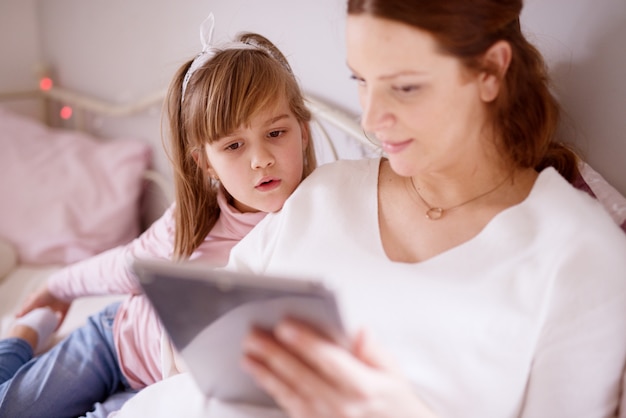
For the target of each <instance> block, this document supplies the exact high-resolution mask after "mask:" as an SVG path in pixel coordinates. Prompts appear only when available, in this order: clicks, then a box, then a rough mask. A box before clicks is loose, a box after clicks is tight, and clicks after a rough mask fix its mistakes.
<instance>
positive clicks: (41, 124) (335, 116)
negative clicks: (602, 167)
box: [0, 86, 378, 343]
mask: <svg viewBox="0 0 626 418" xmlns="http://www.w3.org/2000/svg"><path fill="white" fill-rule="evenodd" d="M164 95H165V91H157V92H155V93H153V94H151V95H149V96H148V97H146V98H143V99H141V100H139V101H137V102H134V103H124V104H117V105H116V104H111V103H106V102H103V101H100V100H98V99H97V98H93V97H89V96H86V95H84V94H81V93H80V92H75V91H71V90H68V89H64V88H60V87H56V86H55V87H53V88H48V89H45V90H40V91H37V92H21V93H11V94H4V95H2V94H0V141H2V149H3V153H1V154H0V166H1V167H3V176H2V177H3V180H2V182H1V183H0V193H2V196H3V203H2V206H0V219H1V220H0V318H1V322H0V332H1V333H2V334H3V333H4V332H5V331H6V328H7V327H8V326H9V325H10V324H11V322H12V321H13V317H14V313H15V311H16V310H17V309H18V308H19V306H20V305H21V303H22V302H23V301H24V299H25V298H26V297H27V296H28V295H29V294H30V293H31V292H33V291H34V290H35V289H36V288H37V287H38V286H39V285H40V284H41V283H42V282H44V281H45V280H46V278H47V276H48V275H50V274H51V273H52V272H53V271H55V270H57V269H59V268H62V267H63V266H64V265H67V264H70V263H74V262H77V261H80V260H82V259H85V258H87V257H89V256H91V255H95V254H97V253H99V252H101V251H104V250H106V249H108V248H112V247H114V246H117V245H121V244H124V243H126V242H128V241H130V240H131V239H133V238H134V237H136V236H137V235H138V234H140V233H141V231H142V230H143V229H144V228H145V227H146V226H147V225H149V224H150V223H151V222H152V221H153V220H155V219H156V218H157V217H158V216H160V214H161V213H162V212H163V211H164V210H165V209H166V208H167V207H168V206H169V204H170V203H171V201H172V200H173V188H172V185H171V182H170V179H169V176H168V175H167V173H162V172H159V171H157V170H155V169H154V168H153V159H154V155H155V154H156V153H159V152H162V151H161V149H155V148H156V147H155V146H154V144H151V143H148V142H147V141H144V140H140V139H138V138H135V137H133V136H130V135H129V136H128V137H115V138H106V139H105V138H99V137H97V136H95V135H93V134H91V133H89V132H88V129H87V128H86V125H87V123H86V122H85V121H86V120H88V119H89V118H92V119H93V118H97V117H99V116H107V117H112V118H116V117H125V116H129V115H135V114H138V113H142V112H147V111H149V110H150V109H152V111H154V109H155V108H156V109H157V110H159V109H160V106H161V103H162V101H163V98H164ZM24 98H32V99H34V100H39V101H40V102H41V103H42V106H43V109H42V112H41V114H42V117H41V118H39V119H36V118H33V117H32V115H29V116H26V115H23V114H21V113H19V112H16V111H14V110H12V109H9V108H8V107H7V106H6V104H7V103H9V102H11V101H14V100H18V99H19V100H22V99H24ZM1 99H3V100H1ZM307 103H308V105H309V107H310V109H311V111H312V113H313V115H314V120H313V123H312V131H313V136H314V140H315V142H316V151H317V154H318V155H317V156H318V161H319V162H320V163H324V162H328V161H332V160H335V159H337V158H358V157H362V156H371V155H375V154H376V153H377V152H378V151H377V149H376V147H375V146H374V145H373V144H372V143H371V142H369V141H368V140H367V138H366V137H365V135H364V134H363V132H362V130H361V129H360V128H359V126H358V122H357V120H356V119H355V118H353V117H351V116H350V115H349V114H348V113H347V112H344V111H342V110H340V109H337V108H336V107H334V106H332V105H330V104H328V103H326V102H324V101H322V100H320V99H317V98H315V97H313V96H308V97H307ZM3 104H5V106H3ZM63 106H71V108H72V110H73V112H74V114H73V116H72V120H73V123H72V124H69V123H67V122H65V121H63V120H57V119H58V118H56V116H55V115H58V114H59V113H58V112H59V111H62V109H63ZM55 123H56V124H55ZM59 123H60V125H59ZM50 125H52V126H50ZM331 138H332V139H331ZM154 142H155V143H157V144H159V145H160V139H159V140H157V141H154ZM120 297H121V296H115V295H113V296H97V297H89V298H82V299H79V300H77V301H75V302H74V303H73V304H72V306H71V309H70V311H69V313H68V315H67V318H66V320H65V321H64V323H63V324H62V326H61V328H60V329H59V332H58V333H57V336H56V340H58V339H59V338H63V337H64V336H65V335H67V333H68V332H70V331H71V330H72V329H74V328H76V327H77V326H79V325H81V324H82V323H83V322H84V320H85V319H86V317H87V316H88V315H89V314H91V313H92V312H96V311H98V310H100V309H101V308H102V307H104V306H106V305H107V304H109V303H110V302H112V301H114V300H117V299H118V298H120ZM56 340H53V342H52V343H54V341H56Z"/></svg>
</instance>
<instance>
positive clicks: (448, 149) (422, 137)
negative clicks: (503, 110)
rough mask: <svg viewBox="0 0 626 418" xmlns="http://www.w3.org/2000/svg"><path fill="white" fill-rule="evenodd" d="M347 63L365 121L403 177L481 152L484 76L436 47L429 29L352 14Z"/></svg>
mask: <svg viewBox="0 0 626 418" xmlns="http://www.w3.org/2000/svg"><path fill="white" fill-rule="evenodd" d="M346 39H347V58H348V66H349V67H350V69H351V70H352V72H353V75H354V78H355V79H356V80H357V84H358V89H359V97H360V102H361V106H362V109H363V115H362V125H363V128H364V129H365V130H366V131H368V132H372V133H374V134H375V135H376V137H377V138H378V140H379V141H380V143H381V145H382V147H383V149H384V151H385V152H386V153H387V155H388V157H389V161H390V163H391V166H392V168H393V170H394V171H395V172H396V173H398V174H400V175H403V176H415V175H418V174H419V173H424V172H429V173H437V172H444V171H446V170H449V169H450V168H454V167H458V164H459V162H460V161H461V160H464V161H469V160H468V159H469V158H472V156H476V154H477V153H480V152H482V151H481V146H482V145H484V144H482V145H481V142H483V141H481V140H480V138H483V137H484V135H481V133H482V132H483V128H484V126H485V120H486V116H485V114H486V107H485V103H484V102H483V101H482V100H481V99H480V94H479V82H478V80H479V75H478V74H472V73H470V72H469V71H467V70H466V69H465V68H464V67H463V66H462V64H461V62H460V60H458V59H456V58H454V57H452V56H449V55H443V54H442V53H440V52H439V51H438V50H437V45H436V43H435V40H434V38H433V37H432V36H431V35H430V34H429V33H427V32H425V31H421V30H418V29H416V28H413V27H411V26H409V25H404V24H401V23H398V22H394V21H391V20H385V19H379V18H375V17H371V16H367V15H359V16H349V17H348V19H347V38H346Z"/></svg>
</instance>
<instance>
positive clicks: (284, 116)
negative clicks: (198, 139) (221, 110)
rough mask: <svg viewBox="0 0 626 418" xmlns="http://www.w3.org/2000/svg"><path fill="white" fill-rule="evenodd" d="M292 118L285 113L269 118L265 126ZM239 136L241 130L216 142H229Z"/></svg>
mask: <svg viewBox="0 0 626 418" xmlns="http://www.w3.org/2000/svg"><path fill="white" fill-rule="evenodd" d="M289 117H290V116H289V114H287V113H284V114H282V115H278V116H272V117H271V118H269V119H268V120H266V121H265V124H264V126H268V125H271V124H273V123H276V122H278V121H279V120H281V119H288V118H289ZM238 134H239V129H237V130H236V131H234V132H233V133H231V134H230V135H224V136H223V137H221V138H219V139H218V140H217V141H215V142H222V141H227V140H229V139H231V138H233V137H235V136H237V135H238Z"/></svg>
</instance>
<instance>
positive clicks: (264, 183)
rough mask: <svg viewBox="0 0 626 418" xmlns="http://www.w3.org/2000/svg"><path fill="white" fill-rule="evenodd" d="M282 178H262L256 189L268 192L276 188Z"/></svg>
mask: <svg viewBox="0 0 626 418" xmlns="http://www.w3.org/2000/svg"><path fill="white" fill-rule="evenodd" d="M281 182H282V181H281V180H280V179H276V178H266V179H263V180H261V181H260V182H259V183H258V184H257V185H256V186H255V189H257V190H260V191H262V192H267V191H270V190H274V189H276V188H277V187H278V186H280V184H281Z"/></svg>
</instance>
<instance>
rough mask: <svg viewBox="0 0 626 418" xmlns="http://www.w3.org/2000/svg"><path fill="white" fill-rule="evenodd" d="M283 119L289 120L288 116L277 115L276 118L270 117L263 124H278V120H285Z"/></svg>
mask: <svg viewBox="0 0 626 418" xmlns="http://www.w3.org/2000/svg"><path fill="white" fill-rule="evenodd" d="M285 118H289V115H288V114H287V113H285V114H282V115H278V116H274V117H271V118H269V119H268V120H267V121H266V122H265V124H266V125H271V124H272V123H276V122H278V121H279V120H281V119H285Z"/></svg>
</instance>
